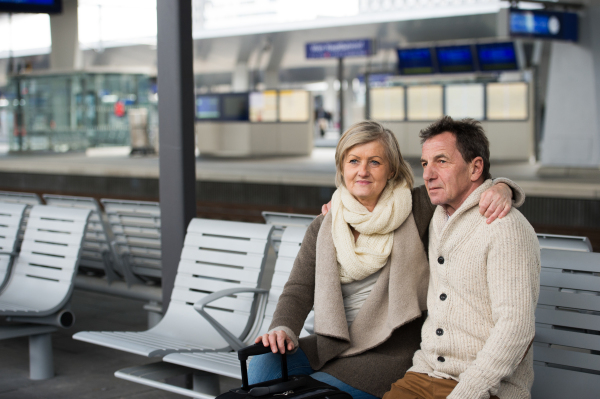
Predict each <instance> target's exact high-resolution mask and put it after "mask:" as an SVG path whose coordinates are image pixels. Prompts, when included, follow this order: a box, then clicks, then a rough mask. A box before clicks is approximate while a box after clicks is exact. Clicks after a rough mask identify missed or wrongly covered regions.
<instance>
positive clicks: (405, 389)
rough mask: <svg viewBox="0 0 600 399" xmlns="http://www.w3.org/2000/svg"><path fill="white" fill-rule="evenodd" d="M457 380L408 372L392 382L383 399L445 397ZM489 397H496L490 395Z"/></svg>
mask: <svg viewBox="0 0 600 399" xmlns="http://www.w3.org/2000/svg"><path fill="white" fill-rule="evenodd" d="M457 384H458V382H456V381H454V380H446V379H442V378H434V377H430V376H428V375H427V374H421V373H414V372H412V371H411V372H408V373H406V374H405V375H404V378H402V379H400V380H398V381H396V382H394V383H393V384H392V389H391V390H390V391H389V392H386V393H385V395H383V399H446V397H447V396H448V395H450V392H452V390H453V389H454V387H455V386H456V385H457ZM490 399H498V397H497V396H492V397H491V398H490Z"/></svg>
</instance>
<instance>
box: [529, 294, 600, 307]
mask: <svg viewBox="0 0 600 399" xmlns="http://www.w3.org/2000/svg"><path fill="white" fill-rule="evenodd" d="M538 305H552V306H562V307H566V308H575V309H585V310H595V311H600V296H598V295H590V294H584V293H571V292H564V291H563V292H559V291H556V290H554V291H550V290H545V289H543V288H542V289H541V290H540V298H539V300H538Z"/></svg>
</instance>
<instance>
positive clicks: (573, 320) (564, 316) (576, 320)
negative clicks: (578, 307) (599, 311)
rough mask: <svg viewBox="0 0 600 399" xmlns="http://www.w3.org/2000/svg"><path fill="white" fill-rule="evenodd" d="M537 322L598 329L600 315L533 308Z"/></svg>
mask: <svg viewBox="0 0 600 399" xmlns="http://www.w3.org/2000/svg"><path fill="white" fill-rule="evenodd" d="M535 321H536V322H537V323H543V324H551V325H556V326H562V327H572V328H582V329H589V330H596V331H598V330H600V315H593V314H584V313H577V312H571V311H567V310H556V309H543V308H540V307H538V308H537V309H536V310H535Z"/></svg>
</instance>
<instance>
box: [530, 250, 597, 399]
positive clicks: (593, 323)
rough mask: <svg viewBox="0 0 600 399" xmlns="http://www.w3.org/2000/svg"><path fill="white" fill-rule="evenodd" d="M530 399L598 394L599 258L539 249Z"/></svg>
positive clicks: (591, 396) (590, 396) (591, 255)
mask: <svg viewBox="0 0 600 399" xmlns="http://www.w3.org/2000/svg"><path fill="white" fill-rule="evenodd" d="M535 316H536V333H535V340H534V346H533V356H534V357H533V358H534V370H535V380H534V383H533V389H532V396H533V398H540V399H541V398H543V399H553V398H597V397H598V396H599V395H600V254H598V253H585V252H575V251H566V250H551V249H542V272H541V290H540V297H539V301H538V307H537V309H536V314H535Z"/></svg>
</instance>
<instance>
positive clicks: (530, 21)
mask: <svg viewBox="0 0 600 399" xmlns="http://www.w3.org/2000/svg"><path fill="white" fill-rule="evenodd" d="M578 31H579V27H578V16H577V14H575V13H571V12H557V11H544V10H519V9H516V8H511V9H510V14H509V32H510V35H511V36H517V37H531V38H540V39H556V40H569V41H573V42H576V41H577V40H578V36H579V35H578Z"/></svg>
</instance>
